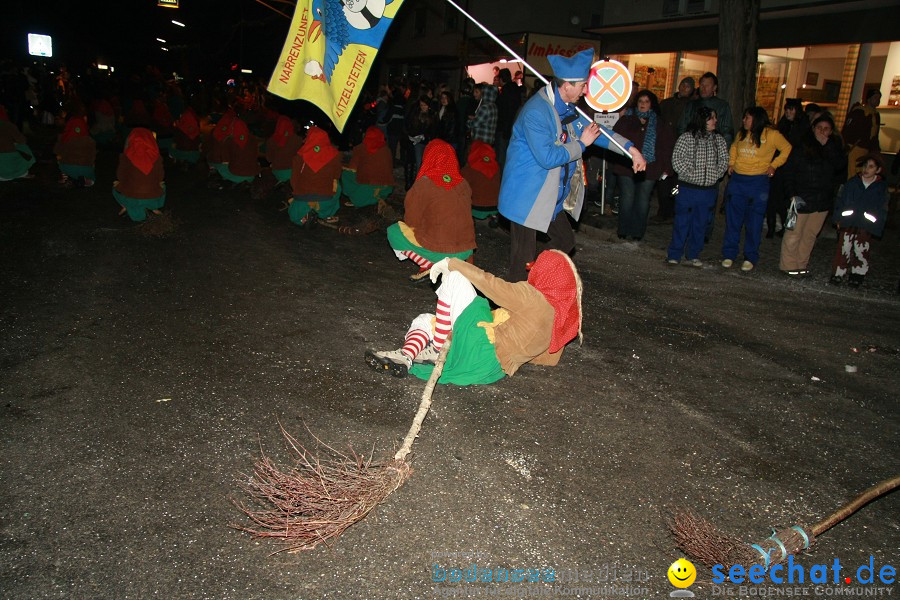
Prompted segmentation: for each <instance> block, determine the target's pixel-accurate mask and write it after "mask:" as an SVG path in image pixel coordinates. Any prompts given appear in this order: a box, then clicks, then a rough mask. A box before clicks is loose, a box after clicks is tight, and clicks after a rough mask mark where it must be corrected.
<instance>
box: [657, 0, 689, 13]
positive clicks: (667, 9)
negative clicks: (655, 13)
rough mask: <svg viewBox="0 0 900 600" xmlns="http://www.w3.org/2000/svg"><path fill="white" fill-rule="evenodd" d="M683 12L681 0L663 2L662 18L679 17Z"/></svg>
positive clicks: (664, 0) (665, 0)
mask: <svg viewBox="0 0 900 600" xmlns="http://www.w3.org/2000/svg"><path fill="white" fill-rule="evenodd" d="M683 12H684V11H683V10H682V8H681V0H663V8H662V16H664V17H677V16H679V15H681V14H682V13H683Z"/></svg>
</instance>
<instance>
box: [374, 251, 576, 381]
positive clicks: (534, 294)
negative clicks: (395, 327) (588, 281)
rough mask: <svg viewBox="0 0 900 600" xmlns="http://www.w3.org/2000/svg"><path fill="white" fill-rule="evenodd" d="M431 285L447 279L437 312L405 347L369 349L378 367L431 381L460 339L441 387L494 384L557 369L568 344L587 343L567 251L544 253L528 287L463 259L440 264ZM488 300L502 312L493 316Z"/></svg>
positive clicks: (411, 333)
mask: <svg viewBox="0 0 900 600" xmlns="http://www.w3.org/2000/svg"><path fill="white" fill-rule="evenodd" d="M431 279H432V281H433V282H435V283H436V282H437V281H438V279H440V281H441V284H440V287H438V289H437V291H436V292H435V294H436V295H437V308H436V310H435V313H434V314H428V313H426V314H421V315H419V316H417V317H416V318H415V319H414V320H413V322H412V324H411V325H410V327H409V329H408V330H407V332H406V337H405V339H404V342H403V345H402V346H401V347H400V348H399V349H397V350H387V351H374V350H368V351H366V353H365V360H366V364H368V365H369V366H370V367H371V368H373V369H375V370H378V371H381V372H387V373H390V374H391V375H394V376H395V377H404V376H406V375H407V373H412V374H413V375H414V376H416V377H419V378H420V379H427V378H428V377H429V376H430V375H431V371H432V370H433V368H434V364H435V361H436V360H437V357H438V355H439V353H440V351H441V348H443V346H444V344H445V343H446V341H447V338H448V337H449V336H450V335H451V334H452V339H453V341H452V345H451V346H450V350H449V351H448V353H447V359H446V362H445V363H444V370H443V372H442V373H441V377H440V379H438V381H439V382H440V383H453V384H456V385H476V384H487V383H493V382H495V381H497V380H499V379H502V378H503V377H504V376H505V375H509V376H512V375H513V374H515V372H516V371H517V370H518V369H519V368H520V367H521V366H522V365H523V364H526V363H530V364H535V365H546V366H555V365H556V364H558V363H559V359H560V358H561V357H562V352H563V349H564V348H565V346H566V344H568V343H569V342H571V341H572V340H574V339H575V338H576V337H577V338H579V340H580V339H581V314H582V313H581V278H580V277H579V276H578V270H577V269H576V268H575V265H574V263H572V260H571V259H570V258H569V257H568V256H567V255H566V254H564V253H562V252H560V251H559V250H545V251H544V252H542V253H541V254H540V255H539V256H538V257H537V259H536V260H535V262H534V264H533V265H532V267H531V270H530V271H529V274H528V281H527V282H526V281H520V282H517V283H509V282H506V281H504V280H502V279H500V278H499V277H494V276H493V275H491V274H490V273H486V272H485V271H483V270H481V269H479V268H478V267H476V266H474V265H470V264H468V263H466V262H463V261H461V260H459V259H455V258H451V259H444V260H442V261H440V262H438V263H436V264H435V265H434V266H433V267H432V269H431ZM477 292H481V293H482V294H483V295H484V296H479V295H478V293H477ZM488 300H491V301H492V302H494V304H496V305H497V306H498V308H497V309H495V310H494V311H491V309H490V305H489V304H488Z"/></svg>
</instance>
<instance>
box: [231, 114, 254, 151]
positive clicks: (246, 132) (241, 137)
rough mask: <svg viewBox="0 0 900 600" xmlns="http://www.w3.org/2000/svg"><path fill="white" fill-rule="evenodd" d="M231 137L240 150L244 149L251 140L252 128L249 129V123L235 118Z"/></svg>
mask: <svg viewBox="0 0 900 600" xmlns="http://www.w3.org/2000/svg"><path fill="white" fill-rule="evenodd" d="M231 135H232V139H233V140H234V143H235V144H237V145H238V148H243V147H244V146H246V145H247V142H248V141H249V140H250V128H249V127H247V123H245V122H244V120H243V119H240V118H238V117H235V119H234V121H232V122H231Z"/></svg>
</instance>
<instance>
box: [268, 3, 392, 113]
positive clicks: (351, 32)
mask: <svg viewBox="0 0 900 600" xmlns="http://www.w3.org/2000/svg"><path fill="white" fill-rule="evenodd" d="M401 4H403V0H299V1H298V2H297V7H296V8H295V10H294V18H293V19H292V20H291V29H290V31H288V36H287V40H286V41H285V43H284V49H283V50H282V51H281V58H280V59H279V60H278V65H277V66H276V67H275V71H274V72H273V73H272V79H271V80H269V91H270V92H272V93H273V94H275V95H278V96H281V97H282V98H287V99H288V100H307V101H308V102H312V103H313V104H315V105H316V106H318V107H319V108H321V109H322V111H323V112H324V113H325V114H326V115H328V116H329V117H331V120H332V121H333V122H334V124H335V126H336V127H337V128H338V131H343V130H344V125H345V124H346V123H347V118H348V117H349V116H350V111H351V110H353V106H354V105H355V104H356V100H357V99H358V98H359V93H360V92H361V91H362V86H363V84H364V83H365V81H366V78H367V77H368V76H369V70H370V69H371V68H372V63H373V62H374V60H375V54H376V53H377V52H378V49H379V48H380V47H381V42H382V40H384V34H385V33H387V30H388V27H390V26H391V23H392V22H393V20H394V16H395V15H396V14H397V11H398V10H400V5H401Z"/></svg>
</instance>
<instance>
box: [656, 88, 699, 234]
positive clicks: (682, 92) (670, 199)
mask: <svg viewBox="0 0 900 600" xmlns="http://www.w3.org/2000/svg"><path fill="white" fill-rule="evenodd" d="M694 88H695V84H694V78H693V77H685V78H684V79H682V80H681V83H679V84H678V91H677V92H675V95H674V96H672V97H671V98H666V99H665V100H663V101H662V102H660V103H659V113H660V117H661V119H662V122H663V124H664V125H665V126H666V127H668V129H669V131H670V132H671V134H672V139H673V140H674V139H675V132H676V131H678V122H679V121H680V120H681V113H683V112H684V107H685V106H687V105H688V103H689V102H690V101H691V100H693V99H694ZM677 184H678V175H677V174H675V173H672V174H671V175H669V176H668V177H666V178H665V179H660V180H658V181H657V182H656V197H657V198H658V199H659V209H658V210H657V212H656V216H655V217H653V219H652V221H653V222H654V223H659V224H664V223H671V222H672V219H673V218H674V217H675V197H674V196H672V190H673V189H674V188H675V186H676V185H677Z"/></svg>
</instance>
